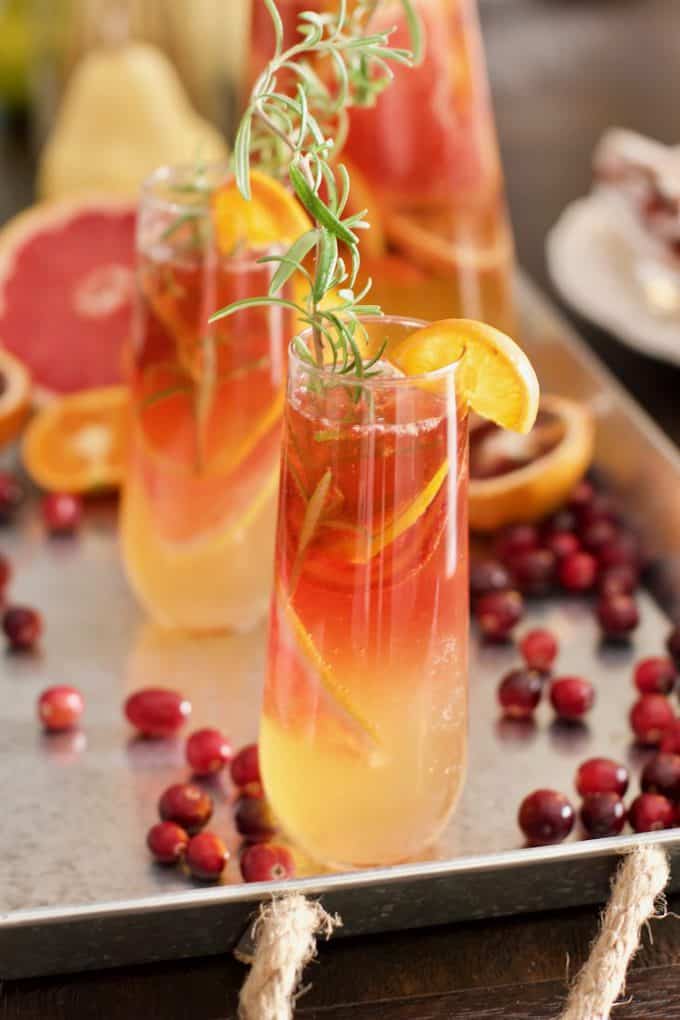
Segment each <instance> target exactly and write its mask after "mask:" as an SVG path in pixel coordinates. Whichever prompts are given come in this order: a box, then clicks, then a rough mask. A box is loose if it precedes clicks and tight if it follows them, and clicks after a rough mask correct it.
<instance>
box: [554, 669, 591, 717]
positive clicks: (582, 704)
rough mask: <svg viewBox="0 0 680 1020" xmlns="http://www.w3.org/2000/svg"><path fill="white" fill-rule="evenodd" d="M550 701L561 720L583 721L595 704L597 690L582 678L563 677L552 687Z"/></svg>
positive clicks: (555, 681)
mask: <svg viewBox="0 0 680 1020" xmlns="http://www.w3.org/2000/svg"><path fill="white" fill-rule="evenodd" d="M550 701H551V704H552V707H553V708H554V709H555V711H556V712H557V714H558V715H559V717H560V719H568V720H570V721H574V720H576V719H581V718H582V717H583V716H584V715H586V713H587V712H589V711H590V709H591V708H592V707H593V704H594V703H595V688H594V687H593V685H592V684H591V682H590V680H585V679H584V678H583V677H580V676H563V677H560V678H559V679H558V680H553V682H552V684H551V685H550Z"/></svg>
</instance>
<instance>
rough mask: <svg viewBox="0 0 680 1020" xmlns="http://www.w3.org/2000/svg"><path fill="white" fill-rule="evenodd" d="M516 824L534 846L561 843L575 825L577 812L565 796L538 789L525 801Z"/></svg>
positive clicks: (554, 791)
mask: <svg viewBox="0 0 680 1020" xmlns="http://www.w3.org/2000/svg"><path fill="white" fill-rule="evenodd" d="M517 821H518V822H519V827H520V829H521V830H522V832H523V833H524V835H525V836H526V837H527V839H528V841H529V842H530V843H531V844H532V845H533V846H543V845H546V844H548V843H561V842H562V840H563V839H565V838H566V837H567V836H568V835H569V833H570V832H571V830H572V828H573V826H574V809H573V807H572V806H571V804H570V803H569V801H568V800H567V798H566V797H565V796H564V794H563V793H557V791H556V790H535V791H534V792H533V793H530V794H529V795H528V796H527V797H525V798H524V800H523V801H522V803H521V805H520V809H519V814H518V816H517Z"/></svg>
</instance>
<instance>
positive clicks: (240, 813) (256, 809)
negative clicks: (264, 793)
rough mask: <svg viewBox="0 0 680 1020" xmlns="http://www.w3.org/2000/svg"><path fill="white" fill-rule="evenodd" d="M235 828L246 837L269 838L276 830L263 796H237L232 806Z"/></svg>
mask: <svg viewBox="0 0 680 1020" xmlns="http://www.w3.org/2000/svg"><path fill="white" fill-rule="evenodd" d="M234 821H235V823H236V828H237V830H238V831H239V832H240V833H241V835H242V836H247V837H248V839H252V840H262V839H269V838H270V837H271V836H274V835H275V834H276V832H277V831H278V826H277V824H276V822H275V821H274V817H273V815H272V813H271V809H270V807H269V805H268V804H267V801H266V800H265V799H264V797H248V796H246V797H239V798H238V800H237V801H236V804H235V806H234Z"/></svg>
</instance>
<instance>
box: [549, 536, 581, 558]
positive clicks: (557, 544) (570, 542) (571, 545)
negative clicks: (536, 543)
mask: <svg viewBox="0 0 680 1020" xmlns="http://www.w3.org/2000/svg"><path fill="white" fill-rule="evenodd" d="M545 547H546V549H549V550H550V552H551V553H552V554H553V556H554V557H555V558H556V559H557V560H558V561H559V560H564V559H566V558H567V556H572V555H573V554H574V553H576V552H578V551H579V550H580V548H581V543H580V542H579V540H578V538H577V537H576V535H573V534H572V533H571V531H556V532H555V533H554V534H552V535H548V536H547V538H546V540H545Z"/></svg>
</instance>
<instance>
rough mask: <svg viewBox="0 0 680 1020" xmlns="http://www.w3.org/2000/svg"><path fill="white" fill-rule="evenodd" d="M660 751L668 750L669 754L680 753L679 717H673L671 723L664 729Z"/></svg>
mask: <svg viewBox="0 0 680 1020" xmlns="http://www.w3.org/2000/svg"><path fill="white" fill-rule="evenodd" d="M659 750H660V751H669V752H670V753H671V754H680V719H674V720H673V722H672V723H671V725H670V726H669V727H668V729H667V730H665V732H664V735H663V737H662V738H661V743H660V744H659Z"/></svg>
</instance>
